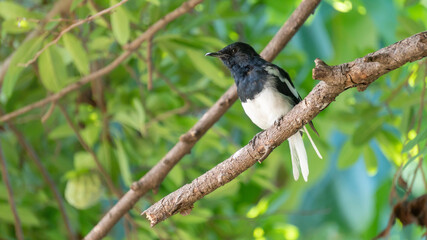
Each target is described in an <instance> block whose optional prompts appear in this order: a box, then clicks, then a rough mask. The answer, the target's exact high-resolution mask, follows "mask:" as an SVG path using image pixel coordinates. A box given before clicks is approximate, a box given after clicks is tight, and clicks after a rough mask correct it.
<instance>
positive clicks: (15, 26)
mask: <svg viewBox="0 0 427 240" xmlns="http://www.w3.org/2000/svg"><path fill="white" fill-rule="evenodd" d="M1 26H2V30H3V31H4V32H5V33H8V34H20V33H26V32H28V31H31V30H33V29H34V28H35V27H36V26H37V24H36V23H34V22H28V21H27V20H25V19H22V20H16V19H9V20H6V21H4V22H3V23H2V25H1Z"/></svg>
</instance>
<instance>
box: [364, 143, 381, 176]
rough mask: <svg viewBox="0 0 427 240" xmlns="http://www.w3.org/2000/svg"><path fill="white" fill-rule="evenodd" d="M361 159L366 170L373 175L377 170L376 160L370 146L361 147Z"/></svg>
mask: <svg viewBox="0 0 427 240" xmlns="http://www.w3.org/2000/svg"><path fill="white" fill-rule="evenodd" d="M363 160H364V161H365V168H366V171H367V172H368V174H369V175H370V176H374V175H375V174H377V172H378V162H377V157H376V156H375V153H374V151H373V150H372V148H371V147H370V146H366V147H365V148H364V149H363Z"/></svg>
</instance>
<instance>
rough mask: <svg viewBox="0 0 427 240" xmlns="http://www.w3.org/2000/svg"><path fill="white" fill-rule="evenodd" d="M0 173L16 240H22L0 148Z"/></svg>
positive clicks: (20, 226) (22, 234)
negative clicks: (10, 211) (13, 222)
mask: <svg viewBox="0 0 427 240" xmlns="http://www.w3.org/2000/svg"><path fill="white" fill-rule="evenodd" d="M0 171H1V176H2V179H3V182H4V184H5V185H6V189H7V199H8V201H9V205H10V209H11V210H12V215H13V220H14V221H15V234H16V239H18V240H24V233H23V232H22V225H21V220H20V219H19V216H18V211H16V204H15V199H14V198H13V191H12V187H11V186H10V181H9V175H8V173H7V166H6V160H5V159H4V156H3V150H2V148H1V146H0Z"/></svg>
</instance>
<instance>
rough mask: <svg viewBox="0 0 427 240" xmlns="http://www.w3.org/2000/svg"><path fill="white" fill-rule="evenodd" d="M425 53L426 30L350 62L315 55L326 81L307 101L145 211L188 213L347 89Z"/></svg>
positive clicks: (158, 216)
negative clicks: (327, 60)
mask: <svg viewBox="0 0 427 240" xmlns="http://www.w3.org/2000/svg"><path fill="white" fill-rule="evenodd" d="M426 56H427V32H422V33H419V34H416V35H414V36H412V37H409V38H407V39H404V40H402V41H400V42H397V43H395V44H393V45H390V46H388V47H386V48H383V49H380V50H378V51H376V52H374V53H370V54H368V55H367V56H365V57H363V58H358V59H356V60H354V61H353V62H350V63H345V64H341V65H337V66H331V67H330V66H327V65H326V64H325V63H324V62H323V61H321V60H320V59H316V61H315V62H316V67H315V68H314V69H313V78H315V79H321V80H324V81H323V82H320V83H319V84H317V85H316V87H315V88H314V89H313V90H312V91H311V92H310V93H309V94H308V96H307V97H306V98H305V99H304V100H302V101H301V102H300V103H299V104H298V105H297V106H295V107H294V108H293V109H292V110H291V111H290V112H289V113H288V114H286V115H285V116H284V117H283V118H282V119H280V121H278V123H277V124H275V125H274V126H272V127H271V128H269V129H267V130H266V131H263V132H261V133H259V134H258V135H257V136H256V137H254V138H253V139H252V140H251V141H250V142H249V144H248V145H246V146H245V147H243V148H241V149H240V150H238V151H237V152H236V153H234V154H233V155H232V156H231V157H230V158H228V159H227V160H225V161H223V162H222V163H220V164H218V165H217V166H216V167H214V168H212V169H211V170H209V171H208V172H206V173H205V174H203V175H202V176H200V177H198V178H196V179H195V180H193V181H192V182H191V183H190V184H187V185H185V186H183V187H181V188H180V189H178V190H176V191H175V192H173V193H171V194H169V195H168V196H166V197H164V198H163V199H161V200H160V201H158V202H157V203H155V204H154V205H152V206H151V207H149V208H148V209H147V210H145V211H144V212H143V213H142V214H146V216H147V218H148V219H149V220H150V222H151V226H154V225H156V224H157V223H159V222H161V221H163V220H165V219H167V218H168V217H170V216H172V215H174V214H176V213H181V214H184V215H186V214H188V213H189V212H190V211H191V209H192V208H193V204H194V203H195V202H196V201H197V200H199V199H201V198H203V197H204V196H205V195H207V194H209V193H211V192H212V191H214V190H215V189H217V188H219V187H221V186H223V185H224V184H226V183H228V182H230V181H231V180H233V179H234V178H236V177H237V176H238V175H240V174H241V173H242V172H244V171H245V170H247V169H248V168H249V167H251V166H252V165H254V164H255V163H256V162H257V161H258V160H259V159H261V158H262V157H263V156H264V155H265V154H266V153H267V154H269V153H270V152H271V150H273V149H274V148H276V147H277V146H279V145H280V144H281V143H282V142H283V141H285V140H286V139H287V138H288V137H290V136H292V135H293V134H295V133H296V132H297V131H298V130H299V129H301V128H302V127H303V126H304V125H305V124H307V123H308V122H309V121H310V120H312V119H313V118H314V117H315V116H316V115H317V114H319V113H320V112H321V111H322V110H323V109H325V108H326V107H327V106H328V105H329V104H330V103H331V102H332V101H334V100H335V98H336V97H337V96H338V95H339V94H340V93H342V92H343V91H345V90H346V89H348V88H351V87H358V89H359V90H364V89H366V87H367V86H369V84H371V83H372V82H373V81H375V80H376V79H378V78H379V77H380V76H381V75H383V74H385V73H387V72H389V71H391V70H393V69H396V68H398V67H400V66H402V65H404V64H405V63H407V62H413V61H416V60H419V59H421V58H423V57H426Z"/></svg>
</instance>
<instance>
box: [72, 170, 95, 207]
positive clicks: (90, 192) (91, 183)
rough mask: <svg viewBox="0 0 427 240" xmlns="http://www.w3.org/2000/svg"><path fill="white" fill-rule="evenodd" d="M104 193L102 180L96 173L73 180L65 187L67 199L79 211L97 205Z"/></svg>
mask: <svg viewBox="0 0 427 240" xmlns="http://www.w3.org/2000/svg"><path fill="white" fill-rule="evenodd" d="M102 193H103V187H102V184H101V178H100V177H99V175H98V174H96V173H87V174H84V175H79V176H76V177H75V178H71V179H69V180H68V181H67V185H66V186H65V199H66V200H67V202H68V203H69V204H70V205H71V206H73V207H75V208H77V209H87V208H90V207H91V206H93V205H95V204H96V203H97V202H98V201H99V199H100V198H101V196H102Z"/></svg>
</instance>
